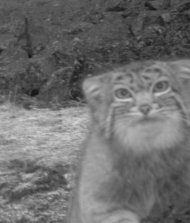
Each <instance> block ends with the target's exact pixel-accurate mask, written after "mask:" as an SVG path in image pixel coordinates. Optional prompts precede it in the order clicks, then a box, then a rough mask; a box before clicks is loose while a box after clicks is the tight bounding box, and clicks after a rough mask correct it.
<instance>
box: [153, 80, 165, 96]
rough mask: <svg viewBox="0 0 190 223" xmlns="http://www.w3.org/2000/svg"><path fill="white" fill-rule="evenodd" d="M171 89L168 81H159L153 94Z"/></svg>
mask: <svg viewBox="0 0 190 223" xmlns="http://www.w3.org/2000/svg"><path fill="white" fill-rule="evenodd" d="M168 89H169V83H168V81H165V80H164V81H159V82H157V83H156V84H155V85H154V88H153V92H154V93H162V92H165V91H167V90H168Z"/></svg>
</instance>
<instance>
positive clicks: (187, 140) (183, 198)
mask: <svg viewBox="0 0 190 223" xmlns="http://www.w3.org/2000/svg"><path fill="white" fill-rule="evenodd" d="M189 79H190V60H177V61H169V62H164V61H144V62H134V63H131V64H128V65H126V66H123V67H119V68H116V69H115V70H111V71H108V72H106V73H104V74H102V75H99V76H94V77H91V78H88V79H86V80H85V81H84V83H83V91H84V94H85V97H86V100H87V102H88V106H89V110H90V117H91V125H90V130H89V134H88V136H87V139H86V142H85V143H84V150H83V151H84V152H83V155H82V160H81V163H80V168H79V169H80V170H79V173H78V177H77V183H76V187H75V190H74V193H73V199H72V202H71V208H70V213H69V215H68V223H139V222H142V221H143V220H144V219H147V218H148V217H151V216H154V217H155V216H156V217H158V218H159V216H164V213H166V211H167V210H168V208H170V209H171V208H173V209H176V210H177V209H180V206H181V205H183V204H186V203H187V202H189V201H190V127H189V105H190V99H189V97H190V89H189V87H188V86H190V85H188V84H189V81H190V80H189Z"/></svg>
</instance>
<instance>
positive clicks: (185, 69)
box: [171, 59, 190, 82]
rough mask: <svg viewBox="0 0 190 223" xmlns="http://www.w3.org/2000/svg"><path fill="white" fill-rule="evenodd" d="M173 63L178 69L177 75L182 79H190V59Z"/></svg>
mask: <svg viewBox="0 0 190 223" xmlns="http://www.w3.org/2000/svg"><path fill="white" fill-rule="evenodd" d="M171 65H172V66H173V67H174V69H175V70H176V71H177V77H178V78H180V79H182V81H188V82H189V81H190V60H187V59H186V60H177V61H173V62H171Z"/></svg>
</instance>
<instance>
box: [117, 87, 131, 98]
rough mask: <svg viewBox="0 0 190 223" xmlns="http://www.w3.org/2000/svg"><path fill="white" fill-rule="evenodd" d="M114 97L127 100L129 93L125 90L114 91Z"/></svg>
mask: <svg viewBox="0 0 190 223" xmlns="http://www.w3.org/2000/svg"><path fill="white" fill-rule="evenodd" d="M115 96H116V97H118V98H129V97H131V93H130V92H129V91H128V90H127V89H125V88H121V89H118V90H116V91H115Z"/></svg>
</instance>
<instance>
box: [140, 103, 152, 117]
mask: <svg viewBox="0 0 190 223" xmlns="http://www.w3.org/2000/svg"><path fill="white" fill-rule="evenodd" d="M151 109H152V107H151V105H149V104H142V105H140V106H139V111H140V112H142V113H143V114H144V115H147V114H148V113H149V112H150V110H151Z"/></svg>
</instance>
